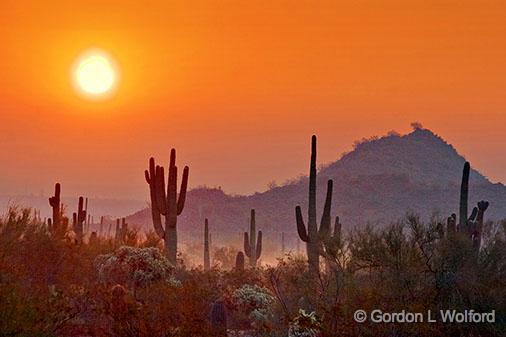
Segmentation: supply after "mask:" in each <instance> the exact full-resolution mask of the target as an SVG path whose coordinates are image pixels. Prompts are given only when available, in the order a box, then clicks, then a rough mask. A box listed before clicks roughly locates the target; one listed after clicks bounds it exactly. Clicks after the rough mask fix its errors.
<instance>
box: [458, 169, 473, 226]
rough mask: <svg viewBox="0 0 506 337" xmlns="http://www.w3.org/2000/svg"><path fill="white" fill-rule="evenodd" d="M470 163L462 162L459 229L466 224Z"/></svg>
mask: <svg viewBox="0 0 506 337" xmlns="http://www.w3.org/2000/svg"><path fill="white" fill-rule="evenodd" d="M470 170H471V165H470V164H469V162H466V163H465V164H464V170H463V172H462V183H461V184H460V211H459V226H460V228H459V229H460V230H462V229H463V228H465V227H466V226H467V221H468V219H467V203H468V200H469V173H470Z"/></svg>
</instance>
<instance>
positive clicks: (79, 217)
mask: <svg viewBox="0 0 506 337" xmlns="http://www.w3.org/2000/svg"><path fill="white" fill-rule="evenodd" d="M72 220H73V221H72V227H73V230H74V233H76V239H77V242H79V243H82V242H83V236H84V222H85V221H86V211H85V209H84V199H83V197H79V203H78V208H77V213H73V214H72Z"/></svg>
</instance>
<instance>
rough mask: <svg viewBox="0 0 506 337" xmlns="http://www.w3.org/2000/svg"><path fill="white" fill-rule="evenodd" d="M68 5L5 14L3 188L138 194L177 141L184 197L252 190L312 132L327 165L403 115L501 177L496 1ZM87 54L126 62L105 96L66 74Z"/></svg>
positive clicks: (505, 61) (505, 160) (286, 174)
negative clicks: (194, 189) (210, 190)
mask: <svg viewBox="0 0 506 337" xmlns="http://www.w3.org/2000/svg"><path fill="white" fill-rule="evenodd" d="M77 2H78V1H61V2H60V1H40V2H37V1H5V0H3V1H2V2H1V3H0V52H1V54H0V146H1V147H0V148H1V150H0V151H1V155H2V156H1V157H2V164H1V165H0V194H14V193H15V194H19V193H29V192H33V193H39V192H40V191H42V190H44V191H45V192H46V193H49V192H50V191H51V186H52V185H53V183H54V182H55V181H60V182H61V183H62V184H63V192H64V194H78V193H79V194H85V195H90V196H113V197H120V198H136V199H146V198H147V186H146V183H145V181H144V177H143V170H144V169H145V167H146V166H147V163H148V158H149V157H150V156H151V155H154V156H155V157H156V158H157V159H158V160H160V161H163V163H164V164H165V165H166V162H167V161H168V153H169V150H170V148H171V147H172V146H174V147H176V148H177V150H178V159H177V163H178V165H179V166H181V167H182V166H183V165H184V164H188V165H189V166H190V184H191V185H192V186H197V185H201V184H207V185H210V186H221V187H222V188H223V189H224V190H225V191H227V192H233V193H252V192H254V191H257V190H263V189H265V187H266V185H267V183H268V182H269V181H271V180H276V181H278V182H282V181H283V180H285V179H287V178H291V177H294V176H297V175H298V174H300V173H305V172H306V171H307V166H308V148H309V138H310V135H311V134H313V133H316V134H318V136H319V150H320V153H319V160H320V162H328V161H331V160H334V159H336V158H337V157H338V156H339V155H340V154H341V153H342V152H345V151H348V150H350V148H351V145H352V143H353V141H354V140H357V139H360V138H362V137H369V136H373V135H381V134H385V133H386V132H388V131H389V130H392V129H395V130H397V131H400V132H402V133H405V132H408V131H409V123H410V122H411V121H420V122H421V123H422V124H423V125H424V126H426V127H427V128H430V129H432V130H433V131H434V132H436V133H438V134H440V135H441V136H443V137H444V138H445V139H446V140H448V141H449V142H451V143H452V144H454V145H455V146H456V147H457V148H458V149H459V151H460V152H461V153H463V154H464V155H466V156H467V158H468V159H470V160H471V161H472V163H473V164H474V166H475V167H477V168H478V169H479V170H481V171H482V172H483V173H484V174H485V175H487V176H488V177H490V178H491V179H492V180H493V181H503V182H505V181H506V156H505V155H504V154H505V151H504V148H505V127H506V115H505V107H506V24H505V23H504V18H505V17H506V2H504V1H466V0H459V1H444V0H437V1H436V0H434V1H431V0H424V1H416V0H414V1H404V0H403V1H373V0H369V1H360V0H355V1H335V0H334V1H212V2H211V1H209V2H194V1H191V3H190V2H188V3H186V2H185V3H186V4H178V5H167V4H164V5H162V4H161V3H162V1H160V2H159V3H157V2H154V1H131V2H130V4H129V3H128V1H117V2H107V1H82V4H76V3H77ZM164 2H165V1H164ZM181 3H183V2H181ZM120 4H121V5H120ZM90 47H99V48H102V49H104V50H106V51H108V52H109V53H110V54H112V55H113V56H114V58H115V59H116V61H117V63H118V65H119V68H120V69H121V81H120V82H119V86H118V90H117V92H116V95H115V97H113V98H110V99H109V100H106V101H101V102H93V101H88V100H86V99H84V98H83V97H81V96H79V95H78V94H77V93H76V92H75V90H74V88H73V86H72V84H71V81H70V71H71V67H72V64H73V62H74V61H75V59H76V58H77V57H78V55H79V54H80V53H81V52H83V51H84V50H87V49H88V48H90ZM428 160H430V158H428Z"/></svg>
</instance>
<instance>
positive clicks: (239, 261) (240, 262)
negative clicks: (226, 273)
mask: <svg viewBox="0 0 506 337" xmlns="http://www.w3.org/2000/svg"><path fill="white" fill-rule="evenodd" d="M235 270H236V271H244V253H243V252H238V253H237V255H236V257H235Z"/></svg>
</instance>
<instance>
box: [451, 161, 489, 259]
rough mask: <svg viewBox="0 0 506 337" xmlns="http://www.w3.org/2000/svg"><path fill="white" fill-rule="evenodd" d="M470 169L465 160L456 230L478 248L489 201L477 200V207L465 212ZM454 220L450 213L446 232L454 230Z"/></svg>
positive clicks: (454, 216)
mask: <svg viewBox="0 0 506 337" xmlns="http://www.w3.org/2000/svg"><path fill="white" fill-rule="evenodd" d="M470 171H471V165H470V164H469V162H466V163H465V165H464V169H463V172H462V183H461V186H460V213H459V223H458V227H457V230H458V232H460V233H462V234H463V235H465V236H466V237H467V238H468V239H469V240H471V242H472V244H473V247H474V249H475V250H477V251H478V250H479V249H480V246H481V239H482V231H483V221H484V217H485V211H486V210H487V209H488V206H489V203H488V202H487V201H483V200H482V201H480V202H478V205H477V207H474V208H473V211H472V212H471V215H469V217H468V214H467V211H468V202H469V174H470ZM455 222H456V215H455V214H452V215H451V217H450V218H448V232H449V233H451V232H453V231H454V228H455Z"/></svg>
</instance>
